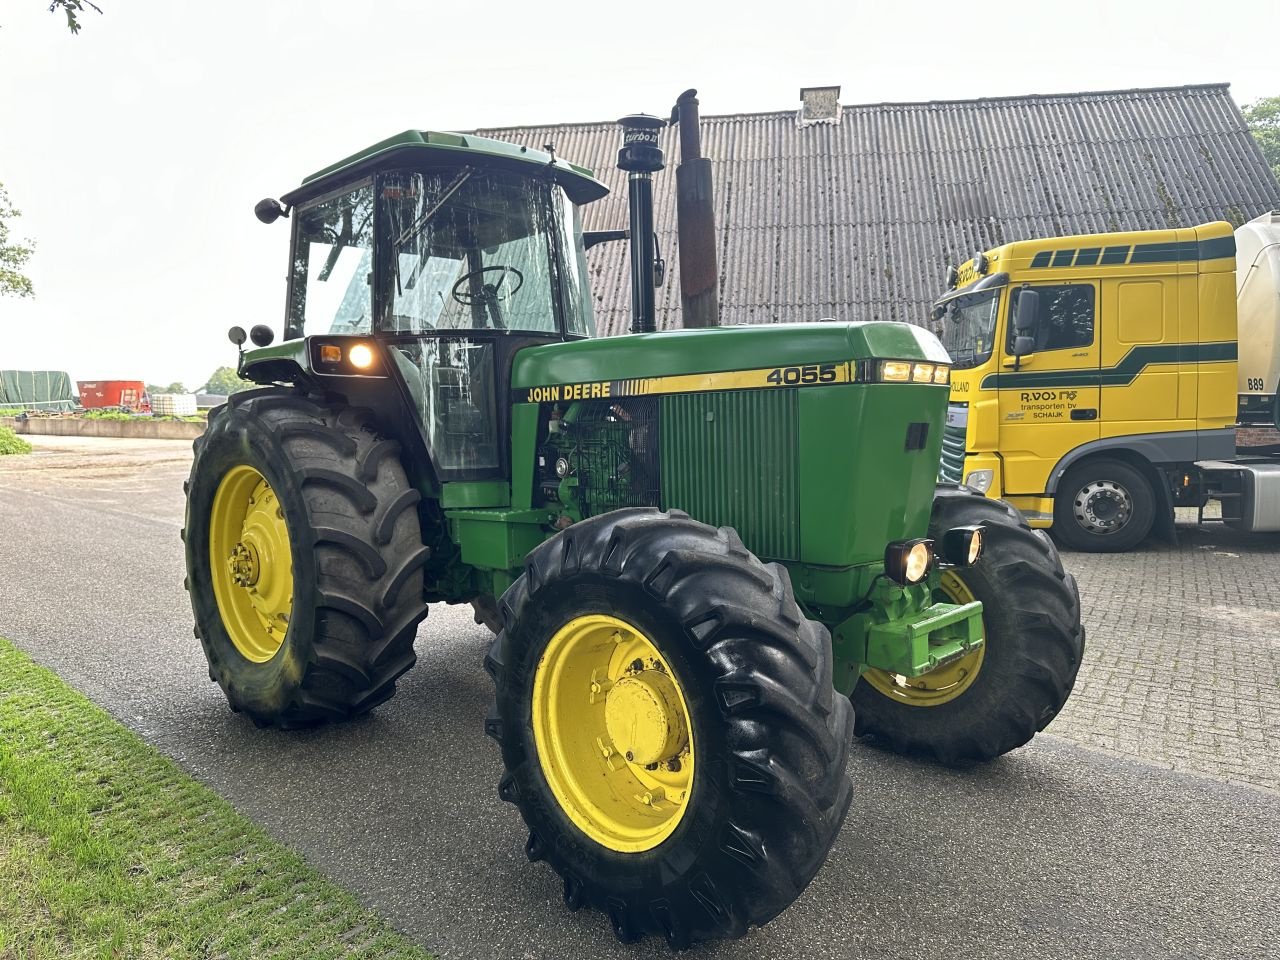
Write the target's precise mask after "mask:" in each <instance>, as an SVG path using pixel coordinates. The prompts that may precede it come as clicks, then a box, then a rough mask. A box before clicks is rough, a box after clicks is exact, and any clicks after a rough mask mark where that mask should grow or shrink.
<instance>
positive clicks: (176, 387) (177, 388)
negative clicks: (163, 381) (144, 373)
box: [147, 381, 187, 397]
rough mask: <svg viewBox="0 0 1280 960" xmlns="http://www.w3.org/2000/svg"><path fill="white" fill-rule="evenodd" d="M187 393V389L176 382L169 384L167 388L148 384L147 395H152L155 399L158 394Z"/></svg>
mask: <svg viewBox="0 0 1280 960" xmlns="http://www.w3.org/2000/svg"><path fill="white" fill-rule="evenodd" d="M186 392H187V388H186V387H184V386H183V385H182V384H181V383H180V382H176V381H175V382H174V383H171V384H169V385H168V386H167V387H162V386H160V385H158V384H155V383H148V384H147V393H149V394H151V395H152V396H153V397H154V396H155V395H156V394H157V393H186Z"/></svg>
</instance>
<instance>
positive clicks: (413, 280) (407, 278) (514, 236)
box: [378, 167, 583, 333]
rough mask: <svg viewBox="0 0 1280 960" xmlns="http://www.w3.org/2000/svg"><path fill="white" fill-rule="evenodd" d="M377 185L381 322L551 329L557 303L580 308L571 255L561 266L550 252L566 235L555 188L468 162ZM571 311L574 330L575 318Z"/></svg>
mask: <svg viewBox="0 0 1280 960" xmlns="http://www.w3.org/2000/svg"><path fill="white" fill-rule="evenodd" d="M379 186H380V190H379V197H380V199H379V203H380V204H381V208H382V209H381V219H380V226H379V233H380V236H381V240H382V247H383V250H384V253H383V254H382V255H381V257H382V258H383V259H384V260H385V262H386V263H387V269H386V273H385V276H384V283H385V284H386V287H385V291H384V292H385V296H384V301H383V302H384V303H385V305H386V308H385V310H384V311H383V316H382V319H381V321H380V323H379V325H378V326H379V329H380V330H384V331H387V332H393V333H430V332H432V331H436V330H520V331H536V332H540V333H557V332H558V331H559V323H558V321H557V317H558V315H559V310H560V305H561V304H562V303H563V304H564V306H565V308H566V311H567V312H570V313H571V314H575V315H580V313H581V302H582V299H583V298H582V296H581V294H580V293H579V291H578V277H577V269H576V267H577V262H576V258H574V256H573V254H572V253H570V254H569V256H567V257H566V258H565V259H566V260H568V261H569V263H568V264H567V268H568V269H557V263H556V257H555V252H556V250H557V249H558V248H560V247H563V246H564V245H565V244H567V243H571V242H572V238H571V237H565V233H566V230H565V229H564V226H565V224H564V218H563V216H562V213H561V205H562V204H563V203H564V202H565V199H564V197H563V196H562V193H561V191H560V190H559V188H555V187H553V186H552V185H551V184H549V183H547V182H544V181H542V180H540V179H538V180H533V179H530V178H528V177H522V176H516V175H513V174H507V173H500V172H490V171H484V170H478V169H475V168H471V167H464V168H462V169H461V170H451V171H445V172H441V173H411V172H404V173H393V174H388V175H387V176H385V177H383V178H382V179H381V180H380V184H379ZM569 222H570V223H572V220H570V221H569ZM570 284H571V285H572V296H569V295H567V294H569V293H570V290H569V286H570ZM570 319H571V323H570V329H571V330H574V329H575V328H576V327H578V326H580V321H579V320H578V316H571V318H570Z"/></svg>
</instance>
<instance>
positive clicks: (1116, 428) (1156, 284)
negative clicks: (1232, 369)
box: [1100, 277, 1197, 437]
mask: <svg viewBox="0 0 1280 960" xmlns="http://www.w3.org/2000/svg"><path fill="white" fill-rule="evenodd" d="M1102 318H1103V323H1102V324H1101V325H1100V331H1101V334H1102V337H1101V340H1102V370H1103V378H1102V382H1103V384H1104V385H1105V389H1104V390H1103V391H1102V417H1103V435H1104V436H1108V437H1119V436H1127V435H1129V434H1134V433H1153V432H1160V431H1165V430H1175V429H1186V430H1194V429H1195V426H1196V424H1195V401H1196V396H1195V394H1196V372H1197V371H1196V364H1195V359H1194V354H1193V355H1191V356H1187V357H1179V350H1178V344H1179V343H1188V344H1193V345H1194V344H1195V342H1196V339H1197V337H1196V331H1195V328H1194V325H1193V324H1194V320H1195V316H1194V314H1191V315H1190V316H1188V317H1186V318H1185V319H1186V320H1188V321H1191V323H1190V324H1187V326H1188V329H1186V330H1180V329H1179V326H1180V325H1179V316H1178V300H1177V296H1176V284H1175V281H1174V278H1171V277H1170V278H1163V279H1162V278H1159V277H1154V278H1153V277H1129V278H1119V279H1115V280H1104V281H1103V282H1102ZM1179 406H1181V408H1182V409H1181V410H1180V409H1179ZM1180 419H1181V420H1185V421H1186V422H1185V423H1182V424H1178V423H1171V422H1169V421H1176V420H1180Z"/></svg>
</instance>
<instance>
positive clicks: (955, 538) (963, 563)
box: [942, 527, 982, 567]
mask: <svg viewBox="0 0 1280 960" xmlns="http://www.w3.org/2000/svg"><path fill="white" fill-rule="evenodd" d="M981 556H982V528H981V527H952V528H951V529H950V530H948V531H947V532H946V533H944V534H943V535H942V557H943V559H944V560H946V561H947V563H949V564H951V565H953V566H956V567H972V566H973V565H974V564H975V563H977V562H978V558H979V557H981Z"/></svg>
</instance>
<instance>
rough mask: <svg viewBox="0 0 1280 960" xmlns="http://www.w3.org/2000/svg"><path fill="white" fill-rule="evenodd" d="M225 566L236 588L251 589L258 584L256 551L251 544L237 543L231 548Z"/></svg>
mask: <svg viewBox="0 0 1280 960" xmlns="http://www.w3.org/2000/svg"><path fill="white" fill-rule="evenodd" d="M227 566H228V567H229V568H230V570H231V580H232V582H233V583H234V584H235V585H236V586H237V587H252V586H255V585H256V584H257V582H258V575H259V570H258V551H256V550H254V549H253V546H252V544H249V543H244V542H243V541H242V542H240V543H237V544H236V545H235V546H234V547H232V548H231V556H229V557H227Z"/></svg>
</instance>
